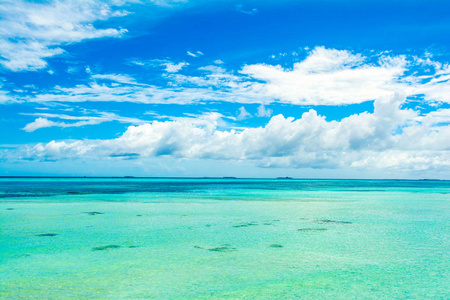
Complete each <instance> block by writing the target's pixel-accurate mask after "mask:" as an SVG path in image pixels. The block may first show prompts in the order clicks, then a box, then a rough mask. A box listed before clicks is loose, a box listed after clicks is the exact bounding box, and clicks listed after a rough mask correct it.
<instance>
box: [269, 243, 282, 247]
mask: <svg viewBox="0 0 450 300" xmlns="http://www.w3.org/2000/svg"><path fill="white" fill-rule="evenodd" d="M269 247H270V248H283V245H280V244H271V245H270V246H269Z"/></svg>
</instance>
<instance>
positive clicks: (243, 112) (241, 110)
mask: <svg viewBox="0 0 450 300" xmlns="http://www.w3.org/2000/svg"><path fill="white" fill-rule="evenodd" d="M251 117H252V115H251V114H250V113H249V112H248V111H247V110H245V107H243V106H242V107H240V108H239V110H238V115H237V117H236V119H237V120H244V119H248V118H251Z"/></svg>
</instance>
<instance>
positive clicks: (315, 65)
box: [241, 47, 406, 105]
mask: <svg viewBox="0 0 450 300" xmlns="http://www.w3.org/2000/svg"><path fill="white" fill-rule="evenodd" d="M405 68H406V60H405V59H404V58H402V57H396V58H395V59H391V60H384V61H379V62H378V64H376V65H372V64H370V63H366V62H365V59H364V58H363V57H362V56H361V55H358V54H357V55H354V54H352V53H350V52H349V51H345V50H334V49H325V48H323V47H317V48H315V49H314V50H312V51H311V52H310V53H309V55H308V57H307V58H306V59H305V60H303V61H301V62H298V63H295V64H294V66H293V68H292V69H291V70H286V69H283V68H282V67H281V66H272V65H265V64H255V65H247V66H245V67H244V68H243V69H242V71H241V73H242V74H245V75H248V76H250V77H252V78H253V79H257V80H258V81H263V82H262V83H261V82H255V83H253V84H252V88H253V90H254V92H256V93H258V94H265V95H267V97H271V98H275V99H279V100H280V101H282V102H289V103H294V104H300V105H341V104H351V103H361V102H364V101H368V100H374V99H377V98H379V97H382V96H387V95H390V94H392V93H393V92H395V91H398V90H402V89H401V88H402V86H401V85H400V83H399V82H398V78H399V77H400V76H401V75H402V74H403V73H404V71H405Z"/></svg>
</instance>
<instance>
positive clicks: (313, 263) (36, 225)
mask: <svg viewBox="0 0 450 300" xmlns="http://www.w3.org/2000/svg"><path fill="white" fill-rule="evenodd" d="M449 200H450V182H449V181H384V180H381V181H369V180H364V181H362V180H240V179H222V180H220V179H0V298H1V299H85V298H94V299H124V298H127V299H449V298H450V294H449V292H448V286H449V283H450V277H449V267H450V264H449V250H448V249H450V247H449V246H450V244H449V223H450V222H449Z"/></svg>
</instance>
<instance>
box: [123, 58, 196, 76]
mask: <svg viewBox="0 0 450 300" xmlns="http://www.w3.org/2000/svg"><path fill="white" fill-rule="evenodd" d="M129 63H130V64H133V65H137V66H141V67H157V66H161V67H164V70H165V71H166V72H168V73H176V72H178V71H180V70H181V69H182V68H184V67H185V66H188V65H189V63H187V62H184V61H182V62H178V63H176V62H173V61H171V60H169V59H150V60H146V61H142V60H138V59H133V60H130V61H129Z"/></svg>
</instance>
